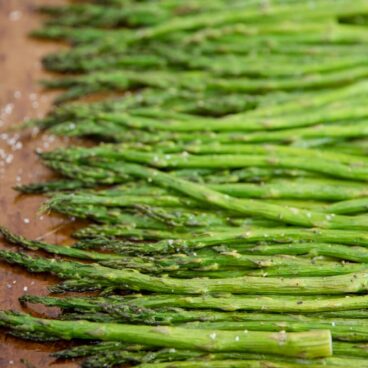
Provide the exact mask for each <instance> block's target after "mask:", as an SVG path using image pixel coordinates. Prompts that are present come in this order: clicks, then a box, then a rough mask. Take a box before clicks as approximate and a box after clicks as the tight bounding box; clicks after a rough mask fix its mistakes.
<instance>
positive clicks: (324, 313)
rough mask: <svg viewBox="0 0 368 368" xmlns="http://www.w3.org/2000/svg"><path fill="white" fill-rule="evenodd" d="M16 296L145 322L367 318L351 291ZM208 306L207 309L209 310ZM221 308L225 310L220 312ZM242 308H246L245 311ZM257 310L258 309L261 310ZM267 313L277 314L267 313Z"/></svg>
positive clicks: (362, 303) (362, 302)
mask: <svg viewBox="0 0 368 368" xmlns="http://www.w3.org/2000/svg"><path fill="white" fill-rule="evenodd" d="M219 296H221V298H220V297H219ZM20 300H21V301H22V302H30V303H41V304H44V305H47V306H56V307H60V308H62V309H65V310H73V311H76V312H78V313H98V312H107V313H108V314H110V315H112V316H115V317H116V318H122V319H124V320H125V318H128V319H131V318H133V320H135V318H138V320H140V319H141V318H145V319H146V320H147V321H150V322H147V323H154V324H155V323H158V322H160V321H162V322H163V323H170V321H178V322H184V321H185V320H186V319H191V320H192V319H193V318H198V319H200V320H204V321H216V320H217V321H221V320H228V319H230V320H233V321H236V320H248V319H252V316H254V314H253V313H256V315H255V316H256V317H254V318H256V319H261V318H263V317H262V314H264V313H267V318H269V319H270V320H277V319H278V318H283V319H285V318H287V317H286V316H285V313H299V314H300V313H303V314H308V316H311V317H312V318H316V317H317V318H322V319H327V320H330V321H331V322H332V320H333V319H334V318H343V319H352V318H357V319H367V311H366V310H365V308H366V306H367V303H368V298H367V296H365V295H352V296H350V297H349V298H346V297H344V296H340V297H331V296H317V297H316V296H313V297H310V296H309V297H308V296H289V295H287V296H282V295H277V296H275V295H270V296H267V297H265V296H262V295H241V296H236V295H229V294H223V295H217V296H216V295H214V296H210V295H202V296H199V297H196V296H191V297H188V296H181V295H162V294H161V295H160V294H155V295H141V294H133V295H128V296H124V297H122V296H109V297H104V298H102V297H88V298H83V297H68V298H55V297H38V296H33V295H25V296H23V297H22V298H21V299H20ZM172 308H175V309H174V313H171V314H170V313H168V312H167V310H168V309H169V310H172ZM177 308H189V309H190V311H187V312H184V311H182V310H181V309H177ZM201 310H203V311H201ZM209 310H211V313H210V312H209ZM218 311H220V312H218ZM221 311H222V312H225V313H221ZM244 311H248V312H247V313H245V312H244ZM260 311H262V313H261V314H260ZM202 312H203V313H202ZM212 312H213V313H212ZM140 313H142V314H140ZM268 313H281V314H280V315H277V314H273V315H268ZM137 314H138V315H137ZM173 314H174V315H173ZM257 316H258V317H257ZM308 316H307V317H308ZM296 318H298V317H296ZM290 320H293V316H290Z"/></svg>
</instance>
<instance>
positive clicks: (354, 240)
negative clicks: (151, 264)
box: [74, 225, 368, 254]
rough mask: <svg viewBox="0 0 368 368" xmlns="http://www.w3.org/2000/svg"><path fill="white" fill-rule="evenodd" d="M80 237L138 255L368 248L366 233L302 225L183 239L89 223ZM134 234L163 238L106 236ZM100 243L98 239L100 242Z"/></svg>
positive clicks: (80, 232) (171, 235) (227, 232)
mask: <svg viewBox="0 0 368 368" xmlns="http://www.w3.org/2000/svg"><path fill="white" fill-rule="evenodd" d="M74 234H75V236H77V237H79V238H101V237H103V236H105V238H103V240H102V241H103V242H104V243H105V245H106V246H107V245H110V246H111V248H110V249H116V250H119V251H121V252H127V254H129V253H135V254H139V253H138V252H141V253H143V254H160V253H161V254H165V253H175V252H184V253H185V252H188V251H195V250H198V249H203V248H208V247H213V246H216V245H224V244H227V245H231V248H232V249H235V250H238V251H241V252H242V251H243V250H247V249H249V248H251V247H252V245H251V244H253V246H254V244H259V243H262V242H267V243H271V244H272V243H300V242H303V243H305V242H306V241H310V242H312V243H313V242H326V243H332V244H346V245H360V246H363V247H366V246H367V245H368V239H367V238H366V234H365V232H359V231H348V230H346V231H342V230H324V229H318V230H316V229H300V228H290V227H284V228H277V227H276V228H260V229H251V230H248V231H244V230H238V229H234V230H232V231H223V232H207V233H206V234H202V235H200V234H199V236H196V237H193V235H192V234H191V235H190V239H184V238H185V235H184V234H180V236H177V235H176V234H175V233H173V232H163V231H161V232H158V231H156V232H152V231H151V232H149V233H148V232H144V231H135V232H133V231H130V232H127V230H126V229H125V228H123V229H121V228H120V229H119V227H118V226H116V225H115V226H109V225H103V226H90V227H87V228H84V229H81V230H79V231H77V232H75V233H74ZM129 234H130V236H135V237H138V238H139V239H152V238H154V239H162V240H161V241H160V242H157V243H154V244H148V243H142V244H135V245H134V244H126V243H125V242H124V241H119V240H116V239H113V240H112V243H110V244H108V243H107V242H106V237H108V238H109V237H110V238H111V237H115V236H129ZM97 242H98V243H99V241H97Z"/></svg>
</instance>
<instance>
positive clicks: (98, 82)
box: [43, 66, 368, 134]
mask: <svg viewBox="0 0 368 368" xmlns="http://www.w3.org/2000/svg"><path fill="white" fill-rule="evenodd" d="M367 74H368V70H367V68H366V67H365V66H361V67H360V66H357V67H354V68H351V69H348V70H347V71H346V70H343V71H336V72H331V73H328V74H321V75H318V74H316V75H313V77H312V76H311V75H306V76H303V77H300V78H296V77H295V78H285V79H277V78H274V79H271V78H267V79H251V78H244V77H242V78H237V79H235V78H230V79H225V77H222V78H215V77H214V76H212V75H211V74H209V73H206V72H202V71H185V72H170V71H169V72H168V71H155V72H154V73H153V72H151V71H146V72H142V71H139V72H138V71H134V70H125V71H124V72H120V71H110V72H104V73H102V72H96V73H92V74H88V75H83V76H78V77H69V78H63V79H62V80H61V79H56V80H48V81H44V83H43V84H44V86H45V87H46V88H49V89H60V88H64V89H65V88H66V89H67V92H65V93H64V94H62V95H60V96H59V97H58V99H57V102H65V101H68V100H73V99H76V98H79V97H83V96H87V95H91V94H95V93H97V92H103V91H106V90H107V89H109V90H112V91H116V92H125V91H127V90H129V89H135V88H143V87H154V88H159V89H167V88H169V87H170V86H175V87H176V88H180V89H184V90H188V91H192V90H193V91H198V90H199V91H201V90H204V91H214V92H222V93H225V92H229V93H245V92H247V93H265V92H273V91H295V90H310V89H313V90H314V89H317V90H318V89H323V88H333V87H336V86H341V85H348V84H351V83H354V82H357V81H359V80H361V79H364V78H365V77H366V76H367ZM310 134H311V133H310ZM345 134H347V133H345Z"/></svg>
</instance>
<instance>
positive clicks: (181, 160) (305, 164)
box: [42, 146, 368, 181]
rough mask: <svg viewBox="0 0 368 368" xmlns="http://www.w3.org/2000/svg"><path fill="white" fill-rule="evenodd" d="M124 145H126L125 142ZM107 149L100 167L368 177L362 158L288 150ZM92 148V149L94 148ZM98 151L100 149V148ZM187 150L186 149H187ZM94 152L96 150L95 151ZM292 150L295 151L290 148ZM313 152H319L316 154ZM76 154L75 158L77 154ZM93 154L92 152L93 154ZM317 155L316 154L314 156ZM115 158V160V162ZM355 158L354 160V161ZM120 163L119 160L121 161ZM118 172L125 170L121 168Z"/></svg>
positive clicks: (69, 154) (55, 155)
mask: <svg viewBox="0 0 368 368" xmlns="http://www.w3.org/2000/svg"><path fill="white" fill-rule="evenodd" d="M123 147H124V146H123ZM111 151H112V150H111V149H110V150H109V149H107V150H106V151H105V152H104V147H101V149H100V155H98V156H97V157H99V156H100V157H101V159H105V158H106V159H107V158H109V159H111V160H112V161H113V162H112V163H109V164H106V165H103V164H101V165H99V167H101V168H105V169H108V168H109V167H110V168H111V166H112V167H114V163H116V162H119V161H122V160H127V161H131V162H137V163H141V164H147V165H150V166H154V167H157V168H171V169H173V168H174V169H178V168H179V169H180V168H181V169H183V168H186V169H188V168H190V169H203V168H205V169H239V168H245V167H254V166H256V167H266V168H267V167H274V168H281V169H300V170H305V171H309V172H312V173H319V174H323V175H328V176H332V177H337V178H342V179H351V180H357V181H365V180H366V178H367V171H368V169H367V167H366V163H365V162H364V163H362V162H361V161H360V160H359V158H357V159H355V160H354V161H356V162H359V161H360V165H359V166H358V165H356V166H352V164H351V163H346V162H339V161H336V160H331V159H330V158H327V159H323V158H322V157H320V158H319V162H318V164H319V165H317V162H316V161H314V160H313V161H312V160H308V159H306V158H308V154H306V155H305V156H302V155H300V156H299V155H298V156H291V157H290V156H286V155H285V154H280V155H277V154H276V152H273V153H272V154H270V153H266V154H260V155H258V154H211V155H188V154H184V155H183V154H182V153H181V154H169V155H167V154H162V153H159V152H158V153H153V152H145V151H138V150H127V149H126V148H125V149H122V150H119V151H116V150H115V152H111ZM92 152H93V151H92ZM92 152H88V151H86V150H83V149H82V150H75V149H74V150H68V151H66V152H65V151H62V150H58V151H55V152H50V153H45V154H42V158H43V159H45V160H47V162H50V161H54V160H65V161H71V162H73V161H74V160H76V159H80V158H81V156H82V157H83V155H85V156H87V158H88V157H89V156H90V155H91V154H92ZM97 152H98V151H97ZM184 152H185V151H184ZM94 153H95V152H94ZM290 153H291V154H293V153H292V151H291V152H290ZM313 156H316V154H314V155H313ZM75 157H76V158H75ZM90 157H91V156H90ZM315 158H316V157H315ZM114 161H115V162H114ZM354 161H353V162H354ZM119 164H120V163H119ZM117 172H118V173H122V171H121V170H120V172H119V171H117Z"/></svg>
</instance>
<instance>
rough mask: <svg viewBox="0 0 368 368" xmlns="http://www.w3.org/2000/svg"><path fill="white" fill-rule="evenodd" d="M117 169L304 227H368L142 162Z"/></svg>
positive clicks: (236, 209) (209, 200) (235, 208)
mask: <svg viewBox="0 0 368 368" xmlns="http://www.w3.org/2000/svg"><path fill="white" fill-rule="evenodd" d="M99 166H102V167H109V163H101V164H99ZM115 171H118V172H119V173H123V174H128V175H132V176H134V177H138V178H140V179H145V180H149V181H152V183H153V184H156V185H159V186H162V187H165V188H169V189H173V190H177V191H179V192H181V193H183V194H185V195H187V196H189V197H191V198H195V199H197V200H199V201H202V202H205V203H208V204H211V205H214V206H218V207H220V208H223V209H226V210H229V211H234V212H238V213H241V214H244V215H251V216H260V217H262V218H265V219H268V220H275V221H281V222H284V223H288V224H294V225H300V226H304V227H314V226H316V227H320V228H330V229H354V228H355V229H364V228H365V227H366V224H365V220H364V219H360V218H349V217H345V216H334V215H332V216H331V215H329V214H327V215H326V214H322V213H318V212H312V211H307V210H301V209H295V208H287V207H281V206H278V205H274V204H265V203H261V202H259V201H256V200H245V199H237V198H232V197H229V196H227V195H224V194H221V193H219V192H217V191H214V190H212V189H210V188H208V187H207V186H204V185H200V184H196V183H191V182H189V181H187V180H183V179H179V178H175V177H173V176H172V175H170V174H167V173H163V172H160V171H158V170H154V169H150V168H145V167H143V166H139V165H134V164H124V166H121V167H120V168H119V170H115Z"/></svg>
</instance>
